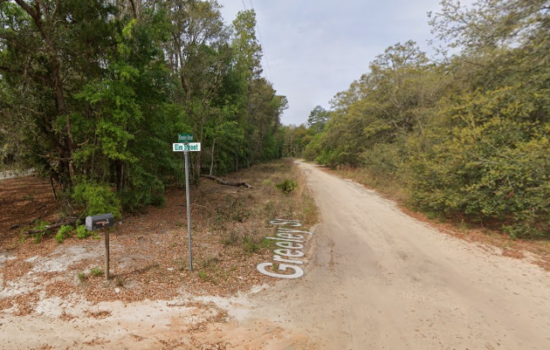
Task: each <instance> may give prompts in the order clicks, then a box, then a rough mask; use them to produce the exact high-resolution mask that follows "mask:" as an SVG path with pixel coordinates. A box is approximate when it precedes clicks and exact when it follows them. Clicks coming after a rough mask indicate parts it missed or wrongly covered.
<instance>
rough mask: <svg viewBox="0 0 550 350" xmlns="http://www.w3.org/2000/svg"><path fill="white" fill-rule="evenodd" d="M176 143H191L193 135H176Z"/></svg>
mask: <svg viewBox="0 0 550 350" xmlns="http://www.w3.org/2000/svg"><path fill="white" fill-rule="evenodd" d="M178 142H193V134H178Z"/></svg>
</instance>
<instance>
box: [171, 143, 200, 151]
mask: <svg viewBox="0 0 550 350" xmlns="http://www.w3.org/2000/svg"><path fill="white" fill-rule="evenodd" d="M200 150H201V143H200V142H189V143H173V144H172V151H174V152H189V151H191V152H200Z"/></svg>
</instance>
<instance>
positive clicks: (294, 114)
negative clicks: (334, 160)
mask: <svg viewBox="0 0 550 350" xmlns="http://www.w3.org/2000/svg"><path fill="white" fill-rule="evenodd" d="M218 1H219V3H220V4H221V5H222V6H223V8H222V10H221V12H222V16H223V18H224V20H225V21H226V23H227V24H230V23H231V22H232V21H233V20H234V19H235V17H236V15H237V12H238V11H242V10H243V9H251V8H253V9H254V10H255V11H256V20H257V27H256V29H257V30H256V34H257V37H260V38H261V43H262V49H263V53H264V58H263V60H262V66H263V70H264V72H263V75H264V76H265V77H266V78H267V79H268V80H269V81H271V82H272V83H273V87H274V88H275V90H277V94H278V95H284V96H286V97H287V98H288V101H289V108H288V109H287V110H286V111H285V112H284V114H283V116H282V117H281V121H282V123H283V124H285V125H289V124H294V125H300V124H302V123H306V122H307V118H308V116H309V113H310V112H311V110H312V109H313V108H315V106H317V105H321V106H322V107H324V108H325V109H330V103H329V102H330V100H331V99H332V98H333V97H334V95H336V93H338V92H340V91H344V90H346V89H348V87H349V85H350V84H351V83H352V82H353V81H354V80H356V79H359V78H360V77H361V75H362V74H364V73H367V72H368V67H369V63H370V62H371V61H373V60H374V58H375V57H376V56H377V55H379V54H382V53H383V52H384V50H385V49H386V48H387V47H388V46H391V45H394V44H396V43H398V42H401V43H404V42H406V41H408V40H414V41H416V42H417V44H418V45H419V46H420V48H421V49H422V50H423V51H426V52H432V50H431V49H430V47H429V45H428V44H427V40H428V39H432V38H433V36H432V34H431V32H430V31H431V28H430V26H429V25H428V16H427V13H428V12H429V11H433V12H438V10H439V1H440V0H414V1H410V0H384V1H379V0H309V1H306V0H218ZM258 33H259V35H258Z"/></svg>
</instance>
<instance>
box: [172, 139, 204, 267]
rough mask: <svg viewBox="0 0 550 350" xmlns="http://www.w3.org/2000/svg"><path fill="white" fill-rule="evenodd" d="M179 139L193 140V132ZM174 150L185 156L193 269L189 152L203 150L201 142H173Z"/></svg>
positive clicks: (188, 232)
mask: <svg viewBox="0 0 550 350" xmlns="http://www.w3.org/2000/svg"><path fill="white" fill-rule="evenodd" d="M178 139H179V140H188V141H193V135H191V134H179V135H178ZM172 150H173V151H174V152H183V154H184V156H185V196H186V199H187V236H188V240H189V270H191V271H193V251H192V249H191V200H190V197H189V152H190V151H191V152H193V151H196V152H199V151H200V150H201V143H200V142H191V143H188V142H186V143H174V144H172Z"/></svg>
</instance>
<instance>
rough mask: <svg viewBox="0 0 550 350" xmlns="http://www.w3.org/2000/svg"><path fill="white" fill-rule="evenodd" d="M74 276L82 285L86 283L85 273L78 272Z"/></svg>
mask: <svg viewBox="0 0 550 350" xmlns="http://www.w3.org/2000/svg"><path fill="white" fill-rule="evenodd" d="M76 276H77V277H78V280H79V281H80V282H82V283H83V282H86V279H88V276H86V273H85V272H79V273H77V274H76Z"/></svg>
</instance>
